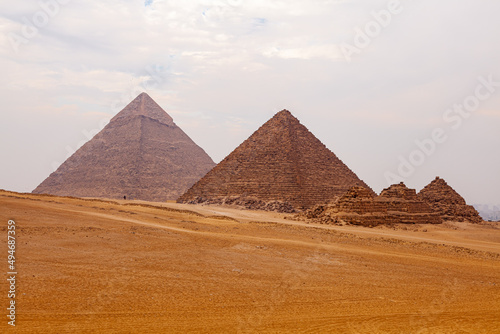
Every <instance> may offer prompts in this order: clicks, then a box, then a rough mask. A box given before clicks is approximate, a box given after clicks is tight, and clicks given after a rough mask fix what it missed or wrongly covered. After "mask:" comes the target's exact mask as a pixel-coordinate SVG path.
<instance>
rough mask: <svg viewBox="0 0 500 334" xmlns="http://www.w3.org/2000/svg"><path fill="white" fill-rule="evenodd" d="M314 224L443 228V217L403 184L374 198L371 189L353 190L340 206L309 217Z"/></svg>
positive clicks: (312, 212) (317, 210) (313, 212)
mask: <svg viewBox="0 0 500 334" xmlns="http://www.w3.org/2000/svg"><path fill="white" fill-rule="evenodd" d="M305 217H306V218H308V219H312V220H313V222H314V221H316V222H320V223H323V224H344V223H348V224H353V225H363V226H377V225H385V224H440V223H442V222H443V221H442V219H441V217H440V215H439V214H438V213H436V212H434V211H433V210H432V208H431V207H430V206H429V205H428V204H426V203H424V202H423V201H421V200H420V199H419V198H418V197H417V194H416V191H415V190H414V189H409V188H407V187H406V186H405V185H404V184H403V183H400V184H395V185H392V186H390V187H389V188H387V189H384V190H383V191H382V193H381V194H380V196H376V197H374V196H373V195H371V193H370V191H369V190H368V189H365V188H363V187H353V188H351V189H350V190H349V191H348V192H347V193H346V194H344V195H343V196H342V197H341V198H340V199H339V200H338V201H337V202H336V203H334V204H331V205H328V206H324V207H321V206H318V207H315V208H313V209H311V210H309V211H307V212H306V213H305Z"/></svg>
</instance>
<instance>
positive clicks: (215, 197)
mask: <svg viewBox="0 0 500 334" xmlns="http://www.w3.org/2000/svg"><path fill="white" fill-rule="evenodd" d="M353 186H362V187H365V188H367V189H369V191H370V192H371V193H373V191H372V190H371V189H370V188H369V187H368V186H367V185H366V184H365V183H364V182H363V181H361V180H360V179H359V178H358V177H357V176H356V174H354V173H353V172H352V171H351V170H350V169H349V168H348V167H347V166H346V165H345V164H344V163H343V162H342V161H341V160H340V159H339V158H337V156H336V155H335V154H334V153H333V152H332V151H330V150H329V149H328V148H327V147H326V146H325V145H324V144H323V143H321V141H319V140H318V139H317V138H316V137H315V136H314V135H313V134H312V133H311V132H309V130H308V129H307V128H306V127H305V126H304V125H302V124H301V123H300V122H299V120H298V119H297V118H295V117H294V116H293V115H292V114H291V113H290V112H289V111H288V110H282V111H280V112H278V113H277V114H276V115H275V116H274V117H273V118H271V119H270V120H269V121H267V122H266V123H265V124H264V125H262V126H261V127H260V128H259V129H258V130H257V131H256V132H255V133H254V134H252V135H251V136H250V138H248V139H247V140H246V141H244V142H243V143H242V144H241V145H240V146H239V147H237V148H236V149H235V150H234V151H233V152H232V153H231V154H229V155H228V156H227V157H226V158H225V159H224V160H223V161H221V162H220V163H219V164H218V165H217V166H216V167H215V168H214V169H212V170H211V171H210V172H209V173H208V174H207V175H206V176H205V177H203V178H202V179H201V180H200V181H198V182H197V183H196V184H195V185H194V186H193V187H192V188H190V189H189V190H188V191H187V192H186V193H185V194H184V195H182V196H181V197H180V198H179V199H178V202H180V203H225V204H242V203H243V204H244V205H245V206H247V207H249V208H257V209H271V210H273V209H276V208H278V211H280V209H282V208H281V206H280V205H275V204H271V205H269V203H270V202H281V203H284V207H285V209H286V210H285V211H289V206H292V207H293V208H296V209H297V208H299V209H300V208H308V207H311V206H313V205H315V204H318V203H327V202H329V201H331V200H333V199H335V198H338V197H340V196H341V195H343V194H344V193H345V192H346V191H348V190H349V189H350V188H351V187H353Z"/></svg>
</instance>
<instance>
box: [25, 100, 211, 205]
mask: <svg viewBox="0 0 500 334" xmlns="http://www.w3.org/2000/svg"><path fill="white" fill-rule="evenodd" d="M214 166H215V163H214V162H213V161H212V159H211V158H210V157H209V156H208V155H207V154H206V153H205V151H203V149H201V148H200V147H199V146H197V145H196V144H195V143H194V142H193V141H192V140H191V139H190V138H189V137H188V136H187V135H186V134H185V133H184V132H183V131H182V130H181V128H179V127H178V126H177V125H176V124H175V123H174V121H173V119H172V117H170V116H169V115H168V114H167V113H166V112H165V111H164V110H163V109H162V108H161V107H160V106H159V105H158V104H156V102H155V101H153V99H151V97H149V95H147V94H146V93H142V94H140V95H139V96H138V97H137V98H135V99H134V100H133V101H132V102H131V103H130V104H129V105H127V106H126V107H125V108H124V109H123V110H122V111H120V112H119V113H118V114H117V115H116V116H115V117H113V118H112V119H111V121H110V122H109V124H108V125H107V126H106V127H105V128H104V129H102V131H101V132H99V133H98V134H97V135H96V136H95V137H94V138H92V139H91V140H90V141H89V142H87V143H86V144H85V145H83V146H82V147H81V148H80V149H79V150H78V151H76V152H75V153H74V154H73V155H72V156H71V157H69V158H68V159H67V160H66V161H65V162H64V163H63V164H62V165H61V166H60V167H59V168H58V169H57V170H56V171H55V172H54V173H52V174H51V175H50V176H49V177H48V178H47V179H45V181H43V182H42V183H41V184H40V185H39V186H38V187H37V188H36V189H35V190H33V193H35V194H41V193H45V194H52V195H59V196H76V197H104V198H123V197H124V196H126V197H127V198H128V199H140V200H146V201H165V200H175V199H177V198H178V197H179V196H180V195H182V194H183V193H184V192H185V191H186V190H187V189H189V187H191V186H192V185H193V184H194V183H195V182H196V181H197V180H199V179H200V178H201V177H202V176H204V175H205V174H206V173H207V172H208V171H209V170H210V169H212V168H213V167H214Z"/></svg>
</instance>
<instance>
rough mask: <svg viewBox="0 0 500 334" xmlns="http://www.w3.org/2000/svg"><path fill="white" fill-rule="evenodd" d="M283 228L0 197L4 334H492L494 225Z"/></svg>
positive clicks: (499, 231)
mask: <svg viewBox="0 0 500 334" xmlns="http://www.w3.org/2000/svg"><path fill="white" fill-rule="evenodd" d="M290 218H291V216H287V215H283V214H276V213H266V212H255V211H244V210H237V209H228V208H223V207H213V206H190V205H179V204H175V203H145V202H127V201H102V200H89V199H86V200H84V199H74V198H61V197H54V196H45V195H28V194H17V193H11V192H5V191H0V222H1V224H0V227H1V228H0V233H1V234H3V236H2V237H1V238H0V240H1V246H0V249H1V252H0V254H2V255H1V256H0V259H1V261H2V262H3V264H2V266H1V267H2V268H3V269H2V271H3V272H4V275H3V276H4V277H5V276H6V272H7V271H8V270H7V237H6V236H7V222H8V220H9V219H14V220H15V221H16V225H17V252H16V258H17V271H18V277H17V286H16V290H17V291H16V292H17V295H16V297H17V298H16V305H17V319H16V327H15V328H12V327H11V326H9V325H8V324H7V321H8V319H7V318H6V316H5V315H3V316H2V318H3V319H4V320H3V321H2V324H0V332H2V333H10V332H12V333H500V228H499V226H497V224H495V223H485V224H482V225H471V224H466V223H447V224H445V225H440V226H426V225H422V226H418V225H411V226H397V227H394V228H389V227H379V228H372V229H370V228H364V227H356V226H329V225H313V224H307V223H305V222H300V221H294V220H291V219H290ZM0 282H1V283H0V295H1V297H0V301H1V305H2V307H1V308H2V309H3V310H4V311H3V312H4V313H5V314H6V313H7V311H6V307H7V305H8V302H9V301H8V298H7V291H8V288H9V287H8V284H7V281H6V280H5V279H2V280H1V281H0Z"/></svg>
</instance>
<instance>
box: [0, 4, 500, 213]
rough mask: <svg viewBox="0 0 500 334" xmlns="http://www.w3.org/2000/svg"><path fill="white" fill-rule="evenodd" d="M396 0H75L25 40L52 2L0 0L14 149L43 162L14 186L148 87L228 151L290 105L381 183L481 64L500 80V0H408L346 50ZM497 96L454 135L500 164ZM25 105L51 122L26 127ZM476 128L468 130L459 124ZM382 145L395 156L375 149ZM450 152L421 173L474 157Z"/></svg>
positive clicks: (201, 135) (4, 180) (18, 177)
mask: <svg viewBox="0 0 500 334" xmlns="http://www.w3.org/2000/svg"><path fill="white" fill-rule="evenodd" d="M46 1H52V0H46ZM54 1H57V0H54ZM386 7H387V1H384V0H377V1H370V0H359V1H336V0H313V1H299V0H291V1H281V0H254V1H247V0H192V1H191V0H190V1H186V0H154V1H152V2H151V3H148V2H147V1H140V0H136V1H135V0H134V1H132V0H128V1H119V0H110V1H105V2H103V1H97V0H89V1H81V0H73V1H71V2H69V3H68V4H67V5H64V6H63V5H61V6H60V9H59V11H58V13H57V14H56V15H54V16H51V17H50V20H49V22H48V23H47V24H46V25H44V26H43V27H41V28H40V29H39V31H38V34H37V35H36V36H34V37H32V38H28V42H27V43H25V44H21V45H19V50H18V52H17V53H16V52H14V50H13V48H12V46H11V42H10V41H9V36H11V34H17V35H20V36H22V30H23V24H24V23H23V18H27V19H28V20H31V19H32V18H33V16H34V15H35V14H36V13H37V12H39V11H40V10H42V9H41V7H40V5H39V3H38V2H35V1H32V2H30V1H17V2H3V3H0V13H1V14H0V64H1V66H2V76H0V87H1V88H2V90H1V91H0V94H1V96H0V97H1V99H0V108H1V110H2V117H3V119H2V122H1V124H2V125H3V128H2V132H1V134H0V142H1V144H0V145H1V146H0V154H1V157H2V159H5V160H9V159H11V160H13V159H14V160H15V161H16V164H18V165H26V166H27V167H25V168H26V171H27V172H28V173H32V174H33V175H37V177H36V178H30V179H29V180H28V179H26V178H24V177H23V175H22V174H20V173H18V172H17V170H19V169H17V170H16V169H15V168H10V167H8V166H3V167H0V168H3V169H0V177H1V178H0V188H2V187H7V185H8V186H9V187H10V188H11V189H13V190H16V189H21V188H22V189H23V190H26V189H28V188H30V187H31V188H34V187H35V186H36V185H37V184H36V183H37V182H40V181H42V179H43V177H44V176H46V175H48V173H49V172H50V169H51V166H50V165H51V162H52V160H54V159H55V158H52V157H51V155H52V154H53V152H59V156H58V157H60V156H64V155H65V154H66V152H65V147H66V146H67V145H70V146H75V144H76V143H78V142H79V141H81V140H82V138H81V135H80V134H81V131H82V130H83V129H85V128H89V127H90V128H92V127H95V126H96V125H97V124H98V123H99V121H100V119H101V118H102V117H103V116H105V115H111V116H112V115H113V114H114V113H115V112H116V111H117V110H116V109H117V108H120V107H122V106H124V105H125V104H126V103H128V102H129V101H130V100H131V99H132V98H133V97H134V94H136V93H138V92H140V91H141V90H148V92H149V93H150V94H151V95H152V96H153V97H154V98H155V99H156V100H157V101H158V102H159V103H160V104H161V105H162V106H163V107H164V108H165V109H166V110H167V111H168V112H172V115H174V117H175V119H176V122H177V123H179V124H183V126H184V128H185V130H186V132H187V133H189V134H190V135H191V136H192V137H193V138H194V139H195V140H197V141H198V142H199V143H201V144H202V146H203V147H204V148H205V149H206V150H207V152H208V153H209V154H210V155H211V156H213V157H214V159H215V160H220V159H222V158H223V157H224V156H225V155H226V154H228V153H229V151H230V150H231V149H233V148H234V147H236V146H237V145H238V144H239V143H240V141H241V140H244V139H246V137H247V136H248V135H249V134H250V133H251V132H252V131H253V130H255V129H256V128H257V127H258V126H260V125H261V123H263V122H264V121H265V120H267V119H268V118H269V117H271V116H272V114H273V113H274V112H277V111H279V110H281V109H283V108H287V109H290V110H291V111H292V112H293V113H295V114H296V115H297V116H299V118H301V119H303V120H304V123H305V124H307V125H308V126H309V127H310V128H311V129H312V130H314V131H313V132H314V133H316V134H317V135H318V137H320V138H321V139H322V140H323V141H325V144H327V146H329V147H331V148H332V149H333V150H334V151H336V152H340V155H341V157H342V158H343V159H344V160H345V162H346V163H347V164H349V165H350V166H351V167H352V169H354V170H355V171H356V172H357V173H359V174H360V175H362V176H364V177H365V178H366V181H367V182H368V183H369V184H372V185H373V187H374V188H375V189H377V190H380V189H381V188H382V187H384V186H385V184H383V173H384V172H385V170H383V168H385V166H387V165H390V162H391V161H394V160H396V159H397V157H398V155H400V154H404V153H405V151H404V147H403V146H404V143H412V142H413V140H414V139H416V138H418V137H419V136H420V137H422V136H425V135H426V134H427V132H428V131H429V128H432V127H434V126H437V124H439V120H440V118H441V115H442V113H443V111H444V110H445V109H446V108H448V107H449V106H450V105H453V103H456V102H457V101H462V100H463V98H464V96H467V95H468V94H470V92H471V89H472V90H473V89H474V86H475V85H476V78H477V76H480V75H483V76H486V75H488V74H490V73H492V74H494V75H495V77H496V78H497V79H498V80H500V72H499V70H498V66H497V62H498V59H499V57H500V47H499V46H498V43H497V42H496V39H497V38H496V37H497V36H496V32H497V31H499V30H500V22H499V21H498V20H497V19H496V16H495V15H496V13H498V12H499V10H500V4H499V3H496V2H491V1H487V0H465V1H462V2H460V4H457V2H456V1H453V0H443V1H440V2H439V3H436V2H431V1H430V0H422V1H419V2H415V1H412V2H410V1H407V2H404V7H405V10H404V12H403V13H401V14H400V15H399V16H398V17H397V19H394V20H393V22H392V23H391V24H390V25H389V26H388V27H387V28H386V29H385V30H384V31H383V32H382V33H381V34H380V36H378V37H377V38H376V39H374V40H373V41H372V43H371V44H370V46H369V47H367V48H366V49H363V51H362V53H361V54H360V55H359V56H357V57H356V59H355V60H354V61H353V62H352V63H351V64H348V63H347V62H345V61H344V60H343V59H342V54H341V53H340V52H339V49H338V45H340V44H341V43H343V42H349V41H352V39H353V36H354V33H355V30H354V29H355V27H357V26H363V25H364V24H366V22H368V20H371V19H372V17H371V16H370V13H371V12H372V11H373V10H381V9H383V8H386ZM429 8H432V11H430V10H429ZM498 102H499V98H498V96H497V95H495V97H494V98H493V99H491V101H488V102H487V103H485V104H484V107H483V108H481V109H480V110H478V111H477V113H476V114H475V115H474V117H471V118H470V121H468V123H467V133H470V134H472V135H475V136H476V137H477V138H478V139H477V140H474V141H472V140H470V143H471V144H470V145H469V146H468V145H464V144H463V142H462V141H460V140H458V139H457V140H455V139H450V142H449V143H448V144H447V145H449V147H450V151H454V150H455V151H459V152H462V153H461V154H464V155H466V154H468V153H467V152H475V154H479V153H478V152H477V151H478V150H477V145H480V146H481V149H480V150H479V151H480V152H482V151H483V150H484V152H485V153H484V159H485V160H487V161H489V164H490V165H491V170H495V168H496V170H498V169H500V160H499V159H500V158H495V157H492V156H491V154H490V153H488V152H493V151H494V150H496V149H497V148H496V147H495V146H494V145H495V141H494V140H492V139H491V137H490V139H489V140H487V141H486V140H485V141H484V142H480V138H482V135H483V129H484V128H486V127H488V128H489V127H494V126H497V127H498V125H500V124H499V118H498V117H497V116H498V111H497V110H498V108H497V107H496V106H497V105H498ZM4 120H6V121H7V122H10V123H5V122H4ZM23 120H36V124H35V123H33V124H31V125H29V126H28V127H27V128H26V129H29V130H30V131H27V130H26V132H25V131H24V130H21V129H23V127H26V126H25V125H23ZM5 124H9V126H6V125H5ZM45 127H46V128H49V129H51V131H45V130H44V129H43V128H45ZM57 129H59V133H56V132H57ZM464 129H465V128H464ZM19 133H22V134H23V135H24V137H27V138H29V136H31V135H32V136H36V137H33V138H32V139H30V140H27V139H20V138H21V136H20V134H19ZM30 133H31V134H30ZM353 134H355V136H354V137H355V138H356V139H355V140H346V138H353ZM24 137H23V138H24ZM465 137H467V136H466V135H465V130H464V131H462V132H457V133H456V137H455V138H465ZM10 138H17V139H18V141H14V142H13V141H12V140H10ZM467 138H469V137H467ZM35 141H36V142H37V145H38V146H37V147H35V146H34V145H33V142H35ZM7 143H8V144H7ZM12 145H13V146H12ZM367 147H369V149H366V148H367ZM365 149H366V150H365ZM35 151H36V152H35ZM368 151H369V152H368ZM14 152H17V153H14ZM18 152H23V154H22V155H19V153H18ZM15 154H17V155H16V156H15ZM372 155H373V159H375V158H376V159H377V160H380V161H381V163H379V164H378V165H377V164H375V163H373V164H372V163H367V162H366V161H365V156H366V157H369V158H370V159H371V158H372ZM443 156H445V155H443ZM33 157H36V159H35V158H33ZM47 157H49V158H47ZM445 160H446V159H444V158H439V157H438V156H436V163H435V164H434V163H433V162H430V163H429V164H428V165H426V166H424V167H423V168H422V169H421V170H420V172H419V173H417V174H416V175H415V177H414V178H412V179H410V180H408V182H409V184H410V185H412V184H414V185H415V186H420V185H422V184H423V183H425V182H426V180H430V179H432V178H433V176H435V175H432V174H440V175H442V176H443V177H446V174H447V173H450V174H453V175H455V174H458V173H463V174H464V175H465V174H467V173H468V172H469V171H470V170H471V169H473V168H475V163H474V162H470V163H468V162H464V163H463V165H454V166H450V165H448V164H446V161H445ZM373 165H375V166H379V167H377V168H375V167H373ZM381 166H383V167H381ZM451 169H453V171H452V170H451ZM11 180H14V181H11ZM475 180H476V184H477V187H480V188H482V189H485V190H484V195H477V194H476V192H475V191H474V189H470V190H469V191H470V194H474V195H473V196H476V197H475V198H474V199H472V200H473V201H475V202H481V201H485V197H488V198H489V199H490V200H488V202H499V203H500V194H499V193H498V189H500V179H499V178H498V177H497V175H496V174H495V175H494V174H492V173H491V172H485V173H482V174H481V175H477V176H476V178H475ZM492 180H493V181H492ZM4 184H5V185H4ZM16 185H19V186H16ZM467 187H468V186H464V188H465V189H469V188H467ZM464 195H466V196H467V194H464Z"/></svg>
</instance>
